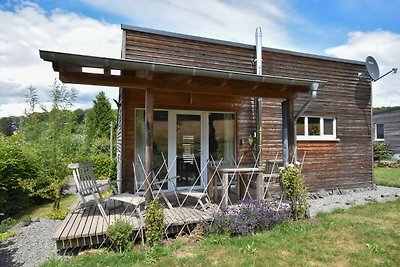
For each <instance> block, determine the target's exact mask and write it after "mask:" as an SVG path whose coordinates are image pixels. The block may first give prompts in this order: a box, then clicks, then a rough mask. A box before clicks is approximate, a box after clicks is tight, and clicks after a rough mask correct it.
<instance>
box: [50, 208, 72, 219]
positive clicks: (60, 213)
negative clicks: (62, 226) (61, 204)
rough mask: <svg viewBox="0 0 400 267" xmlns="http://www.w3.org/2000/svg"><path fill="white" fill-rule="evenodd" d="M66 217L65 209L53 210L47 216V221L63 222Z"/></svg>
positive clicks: (66, 211)
mask: <svg viewBox="0 0 400 267" xmlns="http://www.w3.org/2000/svg"><path fill="white" fill-rule="evenodd" d="M67 215H68V210H67V209H53V211H52V212H51V213H50V214H49V216H48V217H49V219H53V220H64V219H65V217H67Z"/></svg>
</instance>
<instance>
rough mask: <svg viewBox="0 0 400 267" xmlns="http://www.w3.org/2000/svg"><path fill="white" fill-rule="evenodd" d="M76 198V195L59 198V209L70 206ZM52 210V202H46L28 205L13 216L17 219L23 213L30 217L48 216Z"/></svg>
mask: <svg viewBox="0 0 400 267" xmlns="http://www.w3.org/2000/svg"><path fill="white" fill-rule="evenodd" d="M76 200H77V196H76V195H73V194H71V195H66V196H64V197H63V198H62V199H61V203H60V210H66V209H69V208H70V206H71V205H72V204H73V203H74V202H75V201H76ZM52 211H53V203H52V202H50V203H46V204H42V205H35V206H32V207H29V208H28V209H26V210H24V211H22V212H20V213H18V214H17V215H16V216H15V218H16V219H19V218H21V217H22V216H24V215H29V216H31V217H32V218H44V217H48V216H49V215H50V214H51V213H52Z"/></svg>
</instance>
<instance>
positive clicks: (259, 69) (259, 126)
mask: <svg viewBox="0 0 400 267" xmlns="http://www.w3.org/2000/svg"><path fill="white" fill-rule="evenodd" d="M256 74H257V75H262V34H261V27H257V29H256ZM262 102H263V99H262V98H261V97H259V98H258V99H257V125H256V127H257V140H256V141H257V153H258V154H259V156H258V163H259V165H260V166H261V164H262V113H263V112H262V110H263V108H262V106H263V105H262Z"/></svg>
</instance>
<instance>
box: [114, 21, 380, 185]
mask: <svg viewBox="0 0 400 267" xmlns="http://www.w3.org/2000/svg"><path fill="white" fill-rule="evenodd" d="M123 30H124V34H123V36H124V41H123V48H122V51H123V55H122V57H123V58H126V59H134V60H145V61H151V62H160V63H171V64H175V65H188V66H194V67H201V68H212V69H220V70H227V71H237V72H244V73H254V72H255V71H254V70H255V66H254V58H255V47H254V46H250V45H240V44H233V43H229V42H219V41H215V40H209V39H205V38H204V39H203V38H197V37H196V38H188V37H185V36H179V35H173V34H171V35H169V34H166V33H159V34H157V33H155V32H146V31H143V30H135V29H133V28H123ZM359 72H362V73H365V66H364V65H362V64H360V63H358V62H351V61H345V60H333V59H327V58H319V57H316V56H310V55H308V56H307V55H304V54H300V53H292V52H285V51H280V50H273V49H263V74H264V75H275V76H283V77H292V78H301V79H312V80H323V81H326V84H325V85H324V87H322V88H320V89H319V90H318V96H317V99H316V100H315V101H314V102H313V103H312V104H311V105H310V106H309V107H308V109H307V110H306V111H305V113H304V116H319V117H335V118H336V120H337V138H338V141H329V142H328V141H307V142H306V141H298V157H299V159H301V158H302V156H303V154H304V151H306V157H305V164H304V169H303V173H304V175H305V177H306V182H307V185H308V186H309V189H310V190H318V189H335V188H355V187H368V186H371V185H372V145H371V132H372V131H371V101H370V99H371V86H370V81H369V80H360V79H359V78H358V73H359ZM188 86H190V84H188ZM308 97H309V95H308V94H299V95H298V98H297V99H296V100H295V113H297V111H298V110H299V109H300V108H301V106H302V105H303V104H304V103H305V101H306V100H307V99H308ZM283 100H284V99H277V98H264V99H263V120H262V121H263V127H262V137H263V140H262V149H263V157H264V158H274V157H275V154H276V152H278V153H280V157H282V156H281V153H282V112H281V102H282V101H283ZM143 107H144V91H143V90H142V89H135V88H123V89H122V108H123V114H124V115H123V116H124V117H123V118H122V120H123V136H122V139H123V144H124V146H123V147H122V153H123V156H122V159H123V162H122V176H123V189H124V190H125V191H131V190H132V189H133V170H132V162H133V160H134V153H135V151H134V140H135V136H134V135H135V131H134V130H135V109H136V108H143ZM255 107H256V104H255V99H254V98H252V97H239V96H230V95H224V96H218V95H207V94H202V93H201V92H199V93H184V92H183V93H176V92H173V93H170V92H167V93H166V92H164V91H157V88H155V91H154V108H155V109H177V110H201V111H224V112H234V113H235V114H236V120H237V121H236V128H237V133H236V152H237V156H241V155H245V158H244V160H245V161H247V162H250V161H251V160H252V158H253V156H252V150H253V148H252V147H251V146H250V145H248V144H243V145H241V144H240V140H241V139H247V138H248V136H249V135H250V134H252V133H253V132H255V130H256V110H255Z"/></svg>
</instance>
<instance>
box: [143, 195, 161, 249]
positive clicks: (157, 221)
mask: <svg viewBox="0 0 400 267" xmlns="http://www.w3.org/2000/svg"><path fill="white" fill-rule="evenodd" d="M163 235H164V209H163V206H162V205H161V203H160V201H159V200H158V198H155V199H153V200H152V201H151V202H150V203H149V205H148V206H147V207H146V242H147V243H148V244H149V245H150V246H151V247H154V246H158V245H160V244H161V241H162V238H163Z"/></svg>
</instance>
